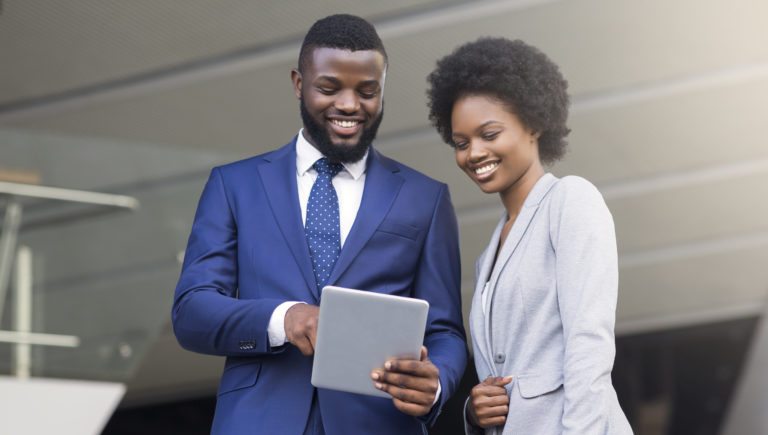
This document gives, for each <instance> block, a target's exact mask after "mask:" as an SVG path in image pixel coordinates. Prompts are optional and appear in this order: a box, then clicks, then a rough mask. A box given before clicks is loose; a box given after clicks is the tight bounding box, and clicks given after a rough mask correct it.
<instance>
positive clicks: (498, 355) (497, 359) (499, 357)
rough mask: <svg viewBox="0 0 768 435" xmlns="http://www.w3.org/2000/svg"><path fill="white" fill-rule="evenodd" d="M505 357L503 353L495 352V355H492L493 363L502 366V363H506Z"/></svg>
mask: <svg viewBox="0 0 768 435" xmlns="http://www.w3.org/2000/svg"><path fill="white" fill-rule="evenodd" d="M506 359H507V356H506V355H504V352H496V354H495V355H493V361H494V362H495V363H496V364H502V363H503V362H504V361H506Z"/></svg>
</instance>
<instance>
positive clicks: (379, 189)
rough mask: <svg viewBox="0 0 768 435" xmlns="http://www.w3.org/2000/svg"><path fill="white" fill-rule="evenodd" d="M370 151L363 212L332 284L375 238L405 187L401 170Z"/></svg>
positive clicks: (333, 272)
mask: <svg viewBox="0 0 768 435" xmlns="http://www.w3.org/2000/svg"><path fill="white" fill-rule="evenodd" d="M370 150H371V151H370V153H369V154H368V168H367V169H366V175H365V188H364V189H363V198H362V200H361V202H360V208H359V209H358V211H357V217H355V223H354V224H353V225H352V228H351V229H350V230H349V234H348V235H347V240H346V241H345V242H344V246H343V247H342V249H341V253H340V254H339V259H338V260H336V264H335V265H334V267H333V270H332V271H331V276H330V277H329V278H328V283H329V284H331V283H334V282H336V281H338V279H339V278H340V277H341V276H342V275H343V274H344V272H345V271H346V270H347V268H348V267H349V266H350V265H351V264H352V261H353V260H354V259H355V257H357V254H358V253H359V252H360V250H361V249H362V248H363V246H365V244H366V243H367V242H368V240H369V239H370V238H371V237H372V236H373V233H374V232H375V231H376V228H378V227H379V224H381V221H382V220H384V216H386V215H387V212H388V211H389V209H390V207H391V206H392V202H393V201H394V200H395V198H396V197H397V194H398V192H400V187H401V186H402V184H403V179H402V178H401V177H399V176H398V175H396V173H397V172H399V169H398V168H397V166H395V165H394V164H392V163H391V162H389V161H387V159H385V158H384V157H383V156H382V155H381V154H379V153H378V151H376V150H375V149H373V147H371V148H370Z"/></svg>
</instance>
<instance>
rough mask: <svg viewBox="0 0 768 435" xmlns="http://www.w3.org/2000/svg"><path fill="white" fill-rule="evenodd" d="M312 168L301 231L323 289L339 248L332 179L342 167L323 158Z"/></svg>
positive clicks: (337, 218) (337, 199) (335, 197)
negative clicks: (315, 177) (313, 174)
mask: <svg viewBox="0 0 768 435" xmlns="http://www.w3.org/2000/svg"><path fill="white" fill-rule="evenodd" d="M312 167H313V168H315V170H316V171H317V179H315V184H313V185H312V190H311V191H310V192H309V200H308V201H307V222H306V224H305V225H304V233H305V234H306V236H307V244H308V245H309V254H310V255H311V256H312V269H313V270H314V272H315V281H316V283H317V288H318V290H322V288H323V286H324V285H325V283H326V282H327V281H328V277H329V276H330V275H331V269H333V265H334V264H335V263H336V259H337V258H339V252H340V251H341V234H340V233H339V198H338V197H337V196H336V189H334V188H333V184H332V183H331V180H333V177H335V176H336V174H338V173H339V172H340V171H341V169H342V166H341V163H330V162H328V159H327V158H325V157H323V158H322V159H320V160H318V161H316V162H315V164H314V165H312Z"/></svg>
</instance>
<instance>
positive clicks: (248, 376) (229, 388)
mask: <svg viewBox="0 0 768 435" xmlns="http://www.w3.org/2000/svg"><path fill="white" fill-rule="evenodd" d="M260 372H261V362H260V361H247V362H242V363H240V364H237V365H233V366H231V367H227V368H226V369H225V370H224V373H223V374H222V375H221V383H220V384H219V392H218V394H217V395H218V396H221V395H223V394H227V393H231V392H233V391H237V390H241V389H243V388H248V387H252V386H254V385H256V381H257V380H258V379H259V373H260Z"/></svg>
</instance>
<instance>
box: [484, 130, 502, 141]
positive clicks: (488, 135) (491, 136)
mask: <svg viewBox="0 0 768 435" xmlns="http://www.w3.org/2000/svg"><path fill="white" fill-rule="evenodd" d="M498 135H499V132H498V131H494V132H493V133H486V134H484V135H483V139H485V140H494V139H496V136H498Z"/></svg>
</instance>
